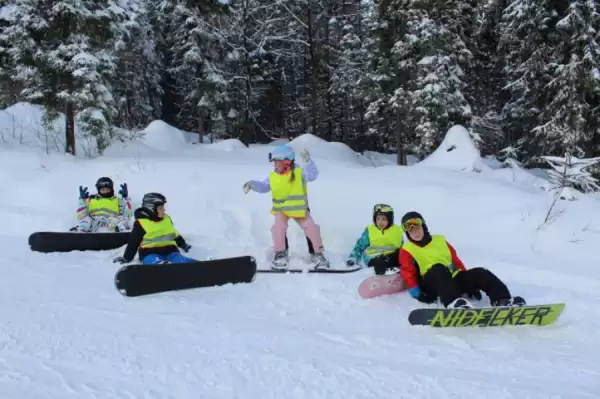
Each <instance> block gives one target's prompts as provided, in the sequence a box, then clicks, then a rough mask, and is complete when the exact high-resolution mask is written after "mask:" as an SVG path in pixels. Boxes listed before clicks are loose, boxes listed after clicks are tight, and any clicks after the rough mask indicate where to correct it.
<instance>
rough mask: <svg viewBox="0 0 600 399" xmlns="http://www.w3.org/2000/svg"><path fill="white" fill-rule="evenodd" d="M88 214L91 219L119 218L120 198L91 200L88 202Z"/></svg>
mask: <svg viewBox="0 0 600 399" xmlns="http://www.w3.org/2000/svg"><path fill="white" fill-rule="evenodd" d="M88 214H89V215H90V216H91V217H98V216H104V217H117V216H119V215H120V214H121V213H120V212H119V198H117V197H112V198H91V199H90V202H88Z"/></svg>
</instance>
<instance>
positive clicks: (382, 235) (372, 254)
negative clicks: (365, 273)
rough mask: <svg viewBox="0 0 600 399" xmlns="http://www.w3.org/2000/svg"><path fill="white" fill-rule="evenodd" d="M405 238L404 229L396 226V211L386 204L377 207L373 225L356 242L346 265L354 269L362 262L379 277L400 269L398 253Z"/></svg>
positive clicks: (375, 207)
mask: <svg viewBox="0 0 600 399" xmlns="http://www.w3.org/2000/svg"><path fill="white" fill-rule="evenodd" d="M403 236H404V230H403V229H402V227H400V226H398V225H395V224H394V209H393V208H392V207H391V206H389V205H386V204H377V205H375V206H374V207H373V224H371V225H369V226H367V227H366V228H365V230H364V231H363V234H362V235H361V236H360V238H359V239H358V240H357V241H356V244H355V245H354V249H353V250H352V253H351V254H350V256H349V257H348V260H347V261H346V265H347V266H348V267H352V266H354V265H356V264H357V263H359V262H360V260H362V261H363V262H364V264H365V265H367V266H368V267H372V268H373V269H374V270H375V274H378V275H381V274H385V272H386V271H387V270H391V269H394V268H399V267H400V266H399V263H398V253H399V251H400V248H402V244H403V242H404V239H403Z"/></svg>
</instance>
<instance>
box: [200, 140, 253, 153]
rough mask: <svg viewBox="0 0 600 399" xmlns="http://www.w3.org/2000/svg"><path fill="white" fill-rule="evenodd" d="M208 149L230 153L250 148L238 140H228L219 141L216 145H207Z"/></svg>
mask: <svg viewBox="0 0 600 399" xmlns="http://www.w3.org/2000/svg"><path fill="white" fill-rule="evenodd" d="M206 148H209V149H211V150H218V151H226V152H230V151H237V150H245V149H247V148H248V147H246V146H245V145H244V143H242V142H241V141H240V140H238V139H227V140H221V141H217V142H216V143H212V144H207V145H206Z"/></svg>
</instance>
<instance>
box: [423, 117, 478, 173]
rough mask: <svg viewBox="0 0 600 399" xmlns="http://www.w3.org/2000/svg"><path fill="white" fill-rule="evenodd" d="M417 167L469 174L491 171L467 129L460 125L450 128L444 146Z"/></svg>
mask: <svg viewBox="0 0 600 399" xmlns="http://www.w3.org/2000/svg"><path fill="white" fill-rule="evenodd" d="M417 166H426V167H433V168H440V169H449V170H462V171H467V172H481V171H483V170H487V169H490V167H489V166H488V165H486V163H485V162H484V161H483V160H482V159H481V154H480V152H479V150H478V149H477V148H476V147H475V144H473V140H471V136H470V135H469V132H468V131H467V129H465V128H464V127H463V126H460V125H456V126H453V127H452V128H450V130H448V133H446V137H445V138H444V141H442V144H440V146H439V147H438V148H437V149H436V150H435V151H434V152H433V153H432V154H431V155H429V156H428V157H427V158H425V159H424V160H422V161H421V162H419V163H418V164H417Z"/></svg>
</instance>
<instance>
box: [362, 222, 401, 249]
mask: <svg viewBox="0 0 600 399" xmlns="http://www.w3.org/2000/svg"><path fill="white" fill-rule="evenodd" d="M367 231H368V233H369V247H368V248H367V249H366V250H365V254H367V255H368V256H370V257H374V256H378V255H387V254H391V253H392V252H394V251H395V250H397V249H398V248H400V247H402V238H403V234H404V230H403V229H402V227H400V226H398V225H395V224H394V225H392V226H390V228H389V229H385V230H379V227H377V225H375V224H372V225H370V226H368V227H367Z"/></svg>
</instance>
